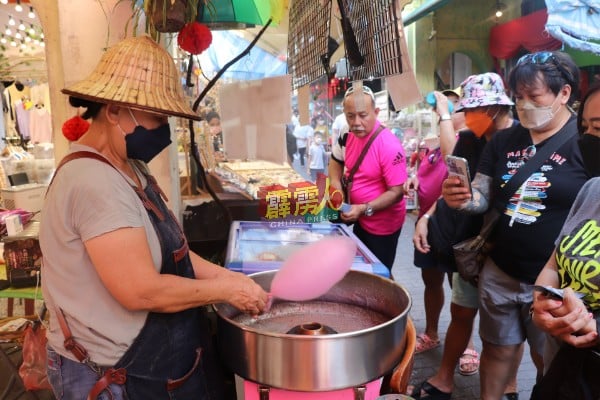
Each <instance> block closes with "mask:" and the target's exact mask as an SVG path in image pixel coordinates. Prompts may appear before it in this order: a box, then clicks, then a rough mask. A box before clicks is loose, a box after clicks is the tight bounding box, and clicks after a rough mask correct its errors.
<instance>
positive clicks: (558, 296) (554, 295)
mask: <svg viewBox="0 0 600 400" xmlns="http://www.w3.org/2000/svg"><path fill="white" fill-rule="evenodd" d="M533 290H536V291H538V292H541V293H542V294H543V295H544V296H546V297H549V298H551V299H555V300H562V299H563V296H564V290H563V289H558V288H555V287H552V286H540V285H534V286H533ZM575 296H577V298H579V299H582V298H584V297H585V294H583V293H579V292H575Z"/></svg>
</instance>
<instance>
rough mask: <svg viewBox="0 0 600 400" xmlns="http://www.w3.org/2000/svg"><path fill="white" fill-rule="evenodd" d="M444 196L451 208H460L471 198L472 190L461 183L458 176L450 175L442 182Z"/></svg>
mask: <svg viewBox="0 0 600 400" xmlns="http://www.w3.org/2000/svg"><path fill="white" fill-rule="evenodd" d="M442 196H443V197H444V201H445V202H446V204H448V206H449V207H450V208H454V209H458V208H461V206H462V205H463V204H465V203H467V202H468V201H469V200H471V192H470V191H469V188H468V187H465V186H463V185H462V184H461V180H460V178H459V177H457V176H449V177H448V178H446V180H444V182H443V183H442Z"/></svg>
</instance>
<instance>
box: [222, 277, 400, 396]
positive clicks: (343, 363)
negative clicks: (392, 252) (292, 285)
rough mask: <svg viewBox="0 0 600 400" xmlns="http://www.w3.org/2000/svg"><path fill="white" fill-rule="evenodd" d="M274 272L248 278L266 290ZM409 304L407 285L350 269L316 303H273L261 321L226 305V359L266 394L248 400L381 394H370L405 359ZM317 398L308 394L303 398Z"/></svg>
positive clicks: (223, 321) (223, 337)
mask: <svg viewBox="0 0 600 400" xmlns="http://www.w3.org/2000/svg"><path fill="white" fill-rule="evenodd" d="M274 274H275V271H267V272H261V273H257V274H253V275H251V278H252V279H254V280H255V281H256V282H257V283H258V284H259V285H261V286H262V287H263V288H264V289H265V290H267V291H268V290H269V288H270V283H271V280H272V279H273V276H274ZM410 307H411V300H410V296H409V294H408V292H407V291H406V290H405V289H404V288H403V287H401V286H400V285H398V284H397V283H395V282H394V281H391V280H389V279H386V278H382V277H380V276H377V275H373V274H370V273H366V272H361V271H350V272H348V274H347V275H346V276H345V277H344V279H342V280H341V281H340V282H339V283H338V284H336V285H335V286H334V287H333V288H332V289H331V290H330V291H329V292H328V293H327V294H325V295H323V296H321V297H319V298H317V299H315V300H312V301H308V302H287V301H278V300H276V301H275V302H274V304H273V306H272V307H271V309H270V310H269V312H267V313H264V314H263V315H260V316H259V317H257V318H252V317H250V316H248V315H246V314H243V313H240V312H239V311H238V310H237V309H235V308H234V307H231V306H229V305H227V304H218V305H215V306H214V308H215V311H216V313H217V316H218V325H219V327H218V329H219V340H220V343H221V348H220V352H221V354H222V356H223V358H224V361H225V363H226V364H227V365H228V367H229V368H230V369H231V370H232V371H233V372H234V373H235V374H237V375H239V376H240V377H242V378H243V379H246V380H247V381H246V383H245V386H246V387H248V386H251V390H258V391H259V392H260V391H261V390H262V392H260V393H259V395H256V394H252V396H254V397H251V396H248V395H246V397H245V398H246V399H250V398H257V399H258V398H260V399H261V400H265V399H269V398H271V399H275V397H274V396H271V397H269V394H268V393H269V389H275V390H273V391H272V392H271V393H274V392H276V391H277V390H280V391H281V390H283V391H286V395H285V396H284V397H280V398H286V399H292V398H295V397H294V396H293V393H295V392H313V393H314V392H328V393H330V394H335V393H338V392H342V391H345V392H348V393H349V396H350V397H340V395H339V394H337V395H335V397H323V396H322V393H319V397H315V398H319V399H327V398H336V399H341V398H349V399H369V398H375V397H377V396H375V397H373V396H374V395H373V394H371V397H369V396H368V395H366V394H367V393H368V390H369V388H371V390H372V391H373V390H374V389H372V388H373V387H374V386H376V385H375V384H374V382H379V378H380V377H381V376H383V375H385V374H386V373H388V372H390V371H391V370H392V369H393V368H394V367H395V366H396V365H397V364H398V362H399V361H400V359H401V358H402V355H403V353H404V347H405V338H404V336H405V335H404V331H405V327H406V320H407V315H408V312H409V310H410ZM249 382H250V383H251V385H248V383H249ZM252 385H254V386H256V387H255V388H254V389H252ZM375 389H378V386H377V387H376V388H375ZM246 390H248V389H246ZM265 391H266V394H265ZM312 395H313V394H310V393H304V395H303V396H302V397H301V398H303V399H307V398H312V397H307V396H312ZM314 396H317V393H314Z"/></svg>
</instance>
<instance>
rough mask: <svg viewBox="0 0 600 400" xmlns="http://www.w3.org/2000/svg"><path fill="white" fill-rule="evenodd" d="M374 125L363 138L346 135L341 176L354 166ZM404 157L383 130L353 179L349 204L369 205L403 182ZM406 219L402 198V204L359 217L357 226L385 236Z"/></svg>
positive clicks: (395, 138)
mask: <svg viewBox="0 0 600 400" xmlns="http://www.w3.org/2000/svg"><path fill="white" fill-rule="evenodd" d="M379 125H380V123H379V122H377V123H376V125H375V127H374V129H373V131H371V133H370V134H369V135H367V136H366V137H363V138H359V137H356V135H354V134H353V133H352V132H350V133H349V134H348V139H347V142H346V152H345V156H344V163H345V174H347V173H348V171H349V170H350V169H352V166H353V165H354V164H355V163H356V161H357V159H358V157H359V155H360V153H361V151H362V149H363V147H364V146H365V145H366V144H367V142H368V141H369V138H370V137H371V135H373V133H374V132H375V130H376V129H377V128H378V127H379ZM406 178H407V171H406V157H405V155H404V148H403V147H402V143H400V140H399V139H398V138H397V137H396V136H394V134H393V133H392V132H391V131H390V130H389V129H387V128H385V129H384V130H382V131H381V132H380V133H379V135H378V136H377V138H375V141H373V143H372V144H371V147H370V148H369V151H368V152H367V154H366V155H365V158H364V159H363V161H362V163H361V164H360V167H359V168H358V171H356V174H355V175H354V183H353V185H352V192H351V193H350V196H351V201H352V204H362V203H367V202H370V201H373V200H374V199H376V198H377V197H379V196H380V195H381V194H382V193H384V192H385V191H386V190H387V189H388V188H389V187H390V186H397V185H402V184H404V182H405V181H406ZM405 216H406V205H405V202H404V197H403V198H402V200H400V201H398V202H397V203H395V204H393V205H391V206H390V207H388V208H386V209H384V210H377V211H376V212H375V214H374V215H372V216H370V217H367V216H362V217H361V218H360V219H359V223H360V225H361V226H362V227H363V228H364V229H365V230H366V231H367V232H369V233H372V234H374V235H389V234H391V233H393V232H396V231H397V230H398V229H400V228H401V227H402V224H403V223H404V217H405Z"/></svg>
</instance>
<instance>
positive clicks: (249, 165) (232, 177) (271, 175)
mask: <svg viewBox="0 0 600 400" xmlns="http://www.w3.org/2000/svg"><path fill="white" fill-rule="evenodd" d="M214 172H215V173H216V174H218V175H219V176H220V177H221V178H223V179H225V180H227V181H228V182H230V183H232V184H233V185H234V186H236V187H237V188H238V189H240V190H243V191H245V192H246V193H248V194H249V195H250V196H252V197H253V198H255V199H258V193H259V190H260V188H261V187H265V186H272V185H281V186H284V187H287V186H288V185H290V184H292V183H296V182H304V181H305V180H304V178H302V176H301V175H300V174H298V173H297V172H296V171H294V170H293V169H292V168H291V167H289V166H287V165H286V164H277V163H273V162H269V161H260V160H257V161H232V162H223V163H219V166H218V167H217V168H215V171H214Z"/></svg>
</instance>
